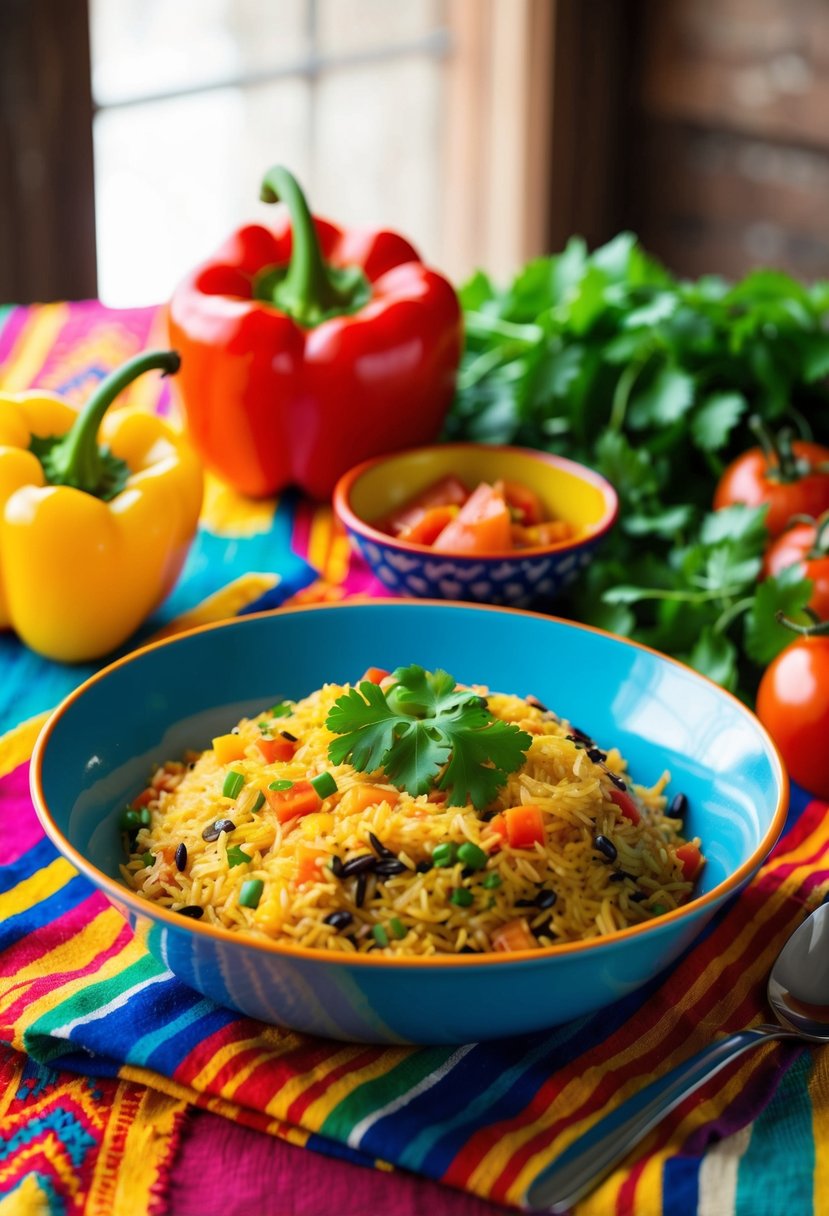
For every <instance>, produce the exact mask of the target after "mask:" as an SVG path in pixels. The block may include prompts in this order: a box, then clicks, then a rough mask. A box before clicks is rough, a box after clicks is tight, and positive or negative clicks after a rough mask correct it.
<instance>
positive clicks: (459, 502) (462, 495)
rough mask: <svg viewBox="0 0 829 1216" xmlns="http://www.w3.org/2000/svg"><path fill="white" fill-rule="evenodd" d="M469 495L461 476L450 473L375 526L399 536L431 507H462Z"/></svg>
mask: <svg viewBox="0 0 829 1216" xmlns="http://www.w3.org/2000/svg"><path fill="white" fill-rule="evenodd" d="M468 497H469V491H468V490H467V488H466V486H465V485H464V484H463V482H462V481H461V480H460V478H458V477H455V475H454V474H453V473H448V474H447V475H446V477H440V478H438V480H437V481H433V482H432V484H431V485H428V486H426V488H425V490H421V491H420V493H419V494H415V496H414V497H413V498H409V499H408V500H407V501H406V502H404V503H403V505H402V507H398V508H397V510H396V511H392V513H391V515H389V516H388V517H387V518H386V519H384V520H382V521H381V522H380V523H377V524H375V525H374V527H376V528H379V529H380V531H381V532H388V533H390V534H391V535H392V536H399V535H400V534H401V532H406V531H407V530H408V529H409V528H412V527H414V525H415V524H416V523H417V522H418V521H419V520H420V519H421V518H422V516H423V515H425V513H426V512H427V511H428V510H429V508H430V507H451V506H455V507H462V506H463V504H464V503H465V502H466V500H467V498H468Z"/></svg>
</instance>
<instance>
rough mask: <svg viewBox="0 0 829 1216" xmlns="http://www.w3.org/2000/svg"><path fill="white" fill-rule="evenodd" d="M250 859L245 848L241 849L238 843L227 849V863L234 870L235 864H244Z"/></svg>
mask: <svg viewBox="0 0 829 1216" xmlns="http://www.w3.org/2000/svg"><path fill="white" fill-rule="evenodd" d="M249 861H250V857H249V856H248V854H247V853H246V852H245V850H244V849H240V848H239V846H238V844H233V845H231V846H230V848H229V849H228V850H227V864H228V866H229V867H230V869H231V870H232V869H233V867H234V866H244V865H247V863H248V862H249Z"/></svg>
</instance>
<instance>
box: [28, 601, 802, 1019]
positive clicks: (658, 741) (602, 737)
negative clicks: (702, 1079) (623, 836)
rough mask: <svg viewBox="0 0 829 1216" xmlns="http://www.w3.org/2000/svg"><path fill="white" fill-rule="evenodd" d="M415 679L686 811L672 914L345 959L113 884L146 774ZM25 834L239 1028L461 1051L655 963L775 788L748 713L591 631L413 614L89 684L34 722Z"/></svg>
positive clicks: (764, 742)
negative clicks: (47, 841) (465, 947)
mask: <svg viewBox="0 0 829 1216" xmlns="http://www.w3.org/2000/svg"><path fill="white" fill-rule="evenodd" d="M410 662H416V663H420V664H422V665H423V666H425V667H427V668H435V667H443V668H445V669H446V670H448V671H451V672H452V674H453V675H454V676H455V677H456V679H458V680H459V681H462V682H467V683H485V684H488V685H489V686H490V687H491V688H493V689H497V690H501V691H505V692H517V693H522V694H525V695H526V694H529V693H534V694H535V695H536V696H538V697H539V698H540V699H541V700H542V701H543V702H544V703H546V704H548V705H550V706H551V707H552V708H554V709H555V710H557V711H558V712H559V713H561V714H563V715H565V716H566V717H567V718H569V719H570V720H571V721H572V722H573V723H575V724H577V725H578V726H580V727H581V729H582V730H586V731H588V732H589V733H590V734H591V735H592V736H593V737H595V738H596V740H597V741H598V742H599V744H600V745H604V746H611V745H616V746H618V747H619V748H621V750H622V752H623V754H624V755H625V756H626V757H627V759H628V761H629V763H630V768H631V772H632V774H633V776H634V779H635V780H637V781H638V782H640V783H643V784H650V783H652V782H655V781H656V780H657V779H658V778H659V777H660V776H661V774H662V772H663V771H664V769H665V768H668V769H670V771H671V774H672V780H671V785H670V787H669V789H670V790H671V791H679V790H681V791H682V792H683V793H685V794H687V796H688V799H689V803H690V811H689V815H688V820H687V834H688V835H689V836H694V835H699V836H700V837H701V838H702V842H703V850H704V852H705V855H706V858H707V864H706V866H705V868H704V870H703V873H702V877H701V879H700V884H699V890H698V893H697V895H696V897H695V898H694V899H693V901H692V902H691V903H689V904H687V905H686V906H685V907H683V908H680V909H677V910H676V911H674V912H671V913H669V914H668V915H666V916H663V917H660V918H658V919H657V920H654V921H651V922H648V923H647V924H645V925H641V926H637V927H635V928H632V929H627V930H624V931H623V932H620V933H617V934H616V935H615V936H613V937H608V938H601V939H594V940H592V941H589V942H579V943H570V944H562V945H559V946H554V947H550V948H549V949H546V950H542V951H532V952H524V953H519V954H513V955H504V954H492V955H484V956H474V955H463V956H459V957H456V958H453V957H439V958H422V957H421V958H411V959H400V958H385V957H381V956H378V955H372V954H368V955H361V956H359V957H352V956H349V955H345V954H332V953H326V952H324V951H321V950H311V949H303V948H299V947H290V946H281V945H276V944H273V943H270V942H260V941H253V940H251V941H246V940H244V939H243V938H241V937H239V936H237V935H234V934H231V933H229V932H228V931H226V930H223V929H216V928H212V927H211V926H209V925H203V924H200V923H198V922H194V921H191V920H187V919H185V918H183V917H181V916H178V915H176V914H175V913H172V912H169V911H167V910H165V909H163V908H160V907H154V906H153V905H151V904H149V903H147V902H146V901H144V900H142V899H141V898H139V897H138V896H137V895H135V894H134V893H132V892H131V891H129V890H127V889H126V888H125V887H124V886H123V885H122V884H121V882H120V880H119V877H118V866H119V862H120V861H121V859H122V858H121V842H120V833H119V829H118V817H119V813H120V811H121V808H122V807H123V805H124V803H125V802H128V801H130V800H131V799H132V798H134V797H135V796H136V795H137V794H138V793H139V792H140V790H142V789H143V788H144V786H145V784H146V776H147V772H148V771H149V769H150V768H151V767H152V765H153V764H154V763H156V762H158V761H160V760H163V759H166V758H169V757H175V756H177V755H180V754H181V753H182V752H184V751H185V749H187V748H201V747H204V746H206V745H209V741H210V739H211V737H212V736H214V735H217V734H220V733H222V732H224V731H226V730H227V726H228V723H229V722H235V721H237V719H238V718H240V717H241V716H242V715H245V714H249V713H252V712H254V711H255V710H257V709H260V708H261V707H262V705H267V704H273V703H274V702H276V701H279V700H282V699H283V698H299V697H302V696H304V695H305V694H307V693H309V692H311V691H312V690H313V689H315V688H318V687H320V686H321V685H322V684H323V683H325V682H326V681H336V682H345V681H349V680H354V679H356V678H358V677H359V676H360V675H361V674H362V672H363V671H364V670H365V669H366V668H367V667H369V666H380V667H386V668H394V667H396V666H398V665H399V664H404V663H410ZM32 791H33V796H34V799H35V804H36V806H37V810H38V814H39V816H40V819H41V822H42V824H43V827H44V829H45V830H46V832H47V834H48V835H49V836H50V838H51V839H52V841H53V842H54V843H55V845H56V846H57V848H58V849H59V850H60V852H61V853H62V854H63V855H64V856H65V857H67V858H68V859H69V861H70V862H71V863H72V864H73V865H75V866H76V867H77V868H78V869H79V870H81V871H82V872H83V873H84V874H85V875H86V876H87V877H88V878H89V879H90V880H91V881H92V882H93V883H94V884H95V885H96V886H97V887H98V888H100V890H102V891H103V892H104V893H105V894H106V895H107V896H108V897H109V898H110V900H111V901H112V902H113V903H114V904H115V905H116V906H117V907H118V908H120V909H121V910H122V911H123V913H124V915H125V916H126V917H127V918H128V920H129V922H130V924H131V925H132V926H133V928H134V929H135V931H136V933H137V934H139V935H140V937H141V938H142V939H143V940H144V941H145V942H146V945H147V948H148V949H149V950H151V951H152V952H153V954H155V955H156V956H157V957H158V958H159V959H162V960H163V961H164V963H165V964H166V965H167V966H168V967H169V968H170V969H171V970H172V971H173V972H174V973H175V974H176V975H178V976H179V977H180V978H181V979H182V980H183V981H184V982H185V983H187V984H189V985H190V986H191V987H193V988H196V989H198V991H199V992H202V993H204V994H205V995H207V996H209V997H212V998H213V999H214V1000H215V1001H218V1002H220V1003H221V1004H223V1005H229V1006H231V1007H233V1008H235V1009H238V1010H240V1011H241V1012H242V1013H245V1014H248V1015H250V1016H252V1017H255V1018H260V1019H262V1020H263V1021H266V1022H271V1023H274V1024H277V1025H282V1026H289V1027H292V1028H294V1029H297V1030H301V1031H307V1032H310V1033H313V1034H318V1035H325V1036H329V1037H332V1038H340V1039H348V1040H362V1041H366V1042H377V1043H398V1042H412V1043H423V1042H429V1043H462V1042H475V1041H479V1040H482V1039H491V1038H497V1037H499V1036H502V1035H514V1034H522V1033H525V1032H529V1031H534V1030H539V1029H541V1028H543V1027H547V1026H553V1025H556V1024H558V1023H561V1022H564V1021H567V1020H569V1019H570V1018H574V1017H577V1016H579V1015H581V1014H584V1013H587V1012H590V1011H592V1010H595V1009H598V1008H601V1007H602V1006H604V1005H608V1004H610V1003H611V1002H613V1001H615V1000H617V999H619V998H620V997H623V996H625V995H626V994H627V993H630V992H632V991H633V990H634V989H636V988H637V987H639V986H640V985H642V984H644V983H646V982H647V981H648V980H650V979H651V978H652V977H653V976H655V975H656V974H657V973H658V972H660V971H662V970H663V969H664V968H666V967H668V966H669V965H670V964H671V963H672V962H673V961H674V959H676V958H677V956H678V955H679V954H680V953H681V952H682V951H683V950H684V949H685V948H686V946H688V945H689V944H690V943H691V942H692V941H693V940H694V939H695V938H696V937H697V936H698V934H699V933H700V932H701V930H702V929H703V927H704V926H705V924H706V923H707V922H708V921H709V920H710V918H711V916H712V915H713V914H714V913H715V912H716V910H717V909H718V908H719V907H720V906H721V905H722V904H723V903H724V901H725V900H726V899H728V898H729V896H732V895H733V894H734V893H735V892H736V891H737V890H738V889H739V888H740V887H741V886H742V885H743V884H744V883H745V882H747V881H748V879H749V878H750V877H751V876H752V875H753V874H754V873H755V871H756V870H757V869H758V867H759V866H760V864H761V862H762V861H763V859H764V858H765V857H766V855H767V854H768V852H769V850H770V849H771V847H772V845H773V844H774V842H775V840H776V839H777V836H778V835H779V833H780V830H781V828H782V825H783V821H784V818H785V810H786V802H787V794H788V786H787V780H786V776H785V772H784V769H783V766H782V764H781V761H780V758H779V756H778V754H777V751H776V749H775V747H774V745H773V744H772V743H771V741H770V739H769V737H768V735H767V734H766V732H765V731H764V730H763V728H762V726H761V725H760V723H759V722H758V721H757V719H756V718H755V717H754V715H753V714H752V713H750V711H749V710H747V709H746V708H745V707H744V706H743V705H741V704H740V702H739V701H737V700H736V699H735V698H734V697H732V696H731V695H730V694H728V693H725V692H723V691H722V689H720V688H718V687H717V686H716V685H715V684H712V683H711V682H710V681H708V680H706V679H705V678H704V677H702V676H700V675H697V674H696V673H695V672H693V671H691V670H690V669H689V668H687V667H684V666H682V665H681V664H679V663H676V662H674V661H673V660H671V659H667V658H665V657H663V656H661V655H659V654H657V653H655V652H654V651H650V650H647V649H645V648H644V647H642V646H638V645H635V644H633V643H630V642H626V641H623V640H621V639H619V638H616V637H613V636H612V635H610V634H606V633H602V632H600V631H598V630H595V629H589V628H586V627H584V626H579V625H574V624H571V623H568V622H565V621H561V620H556V619H554V618H551V617H545V616H540V615H535V614H532V613H525V612H517V611H514V610H509V609H496V608H484V607H479V606H473V605H468V604H441V603H428V602H422V601H417V602H415V601H404V600H401V601H391V602H385V603H351V604H348V603H346V604H337V605H322V606H317V607H311V608H299V609H282V610H280V611H279V612H277V613H275V614H267V615H262V616H258V617H256V616H251V617H246V618H242V619H240V620H235V621H230V622H227V623H225V624H223V625H218V626H212V627H209V628H206V629H200V630H196V631H194V632H192V633H189V634H186V635H183V636H180V637H177V638H174V639H171V640H170V641H166V642H161V643H159V644H156V645H153V646H148V647H146V648H145V649H144V650H140V651H137V652H136V653H134V654H132V655H130V656H129V657H127V658H125V659H121V660H120V661H118V662H117V663H114V664H113V665H112V666H111V667H108V668H106V669H105V670H104V671H102V672H100V673H98V674H97V675H95V676H93V677H92V679H90V680H88V681H87V682H86V683H85V684H83V685H82V686H81V687H80V688H79V689H78V690H77V691H76V692H74V693H73V694H72V695H71V696H69V697H68V698H67V699H66V700H65V701H64V702H63V704H62V705H60V706H59V708H58V709H57V710H56V711H55V713H54V714H53V715H52V717H51V718H50V720H49V722H48V723H47V725H46V727H45V728H44V730H43V733H42V734H41V736H40V739H39V740H38V743H37V746H36V749H35V753H34V759H33V763H32Z"/></svg>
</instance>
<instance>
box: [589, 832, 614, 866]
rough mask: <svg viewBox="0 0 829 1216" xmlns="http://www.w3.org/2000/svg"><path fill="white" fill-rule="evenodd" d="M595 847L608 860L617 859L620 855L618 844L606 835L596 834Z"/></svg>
mask: <svg viewBox="0 0 829 1216" xmlns="http://www.w3.org/2000/svg"><path fill="white" fill-rule="evenodd" d="M593 848H594V849H595V850H596V852H597V853H601V855H602V857H604V858H606V860H607V861H615V860H616V858H617V857H618V853H617V852H616V845H615V844H614V843H613V841H612V840H608V838H607V837H606V836H594V837H593Z"/></svg>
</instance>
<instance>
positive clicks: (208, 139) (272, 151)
mask: <svg viewBox="0 0 829 1216" xmlns="http://www.w3.org/2000/svg"><path fill="white" fill-rule="evenodd" d="M444 8H445V5H444V2H443V0H407V2H406V3H405V4H396V3H390V2H389V0H316V3H314V0H278V2H277V0H176V2H175V3H171V2H170V0H90V10H91V21H92V31H93V38H92V42H93V46H92V51H93V76H94V79H95V94H96V100H97V102H98V104H99V106H100V107H101V108H100V109H99V111H98V114H97V116H96V119H95V131H94V135H95V174H96V178H95V181H96V210H97V219H96V224H97V234H98V267H99V294H100V296H101V298H102V299H103V300H104V301H105V302H106V303H108V304H112V305H122V306H127V305H135V304H142V303H151V302H157V301H159V300H163V299H166V298H167V297H168V296H169V293H170V291H171V290H172V288H173V286H174V285H175V283H176V282H177V281H178V279H179V278H180V277H181V276H182V275H183V274H184V273H185V272H186V271H187V270H189V269H191V268H192V267H193V266H194V265H196V264H198V263H199V262H200V261H202V260H203V259H204V258H205V257H207V256H209V254H210V253H211V252H212V251H213V250H214V249H215V247H216V246H217V245H218V244H219V243H220V242H221V241H222V240H224V238H225V237H226V236H227V234H228V233H229V232H230V231H231V230H232V229H233V228H235V227H236V226H237V225H239V224H241V223H245V222H249V221H251V220H255V219H260V220H262V221H263V222H265V223H267V222H268V214H269V209H268V208H267V207H265V206H264V205H262V204H260V203H259V202H258V196H259V183H260V181H261V178H262V174H263V173H264V172H265V170H266V169H267V168H268V166H269V165H272V164H274V163H277V162H278V163H282V164H284V165H286V166H288V168H290V169H291V170H292V171H293V172H294V173H295V174H296V175H297V177H298V178H299V179H300V181H301V182H302V184H303V185H304V187H305V188H306V190H307V192H308V195H309V199H310V202H311V205H312V207H313V208H314V209H315V210H316V211H317V212H318V213H320V214H322V215H326V216H328V217H330V218H331V219H332V220H334V221H337V222H340V223H343V224H353V225H358V226H373V225H377V226H385V227H390V228H397V229H399V230H400V231H401V232H403V233H405V234H406V235H407V236H409V238H410V239H411V240H412V241H413V242H414V243H415V245H416V246H417V247H418V248H419V250H420V252H421V254H422V256H423V257H425V258H426V259H427V260H429V261H431V262H435V263H438V264H440V262H441V245H440V242H441V218H442V210H443V208H442V197H443V196H442V193H441V182H440V169H441V164H442V155H443V142H442V141H443V125H444V124H443V121H442V117H441V115H442V101H443V92H444V87H443V86H444V71H445V63H446V60H445V58H444V57H443V55H442V42H441V31H440V28H439V27H438V26H437V24H436V23H437V22H438V21H439V19H440V18H441V17H442V16H443V15H444ZM432 36H434V37H435V46H434V51H433V50H432V48H431V47H429V48H428V50H427V51H422V50H418V44H419V43H421V42H422V40H423V39H424V38H425V39H428V38H430V37H432ZM410 44H414V45H413V49H412V52H411V53H408V52H407V53H406V54H397V55H392V56H391V57H389V58H388V59H384V58H383V52H382V48H383V47H385V46H388V47H394V46H398V47H400V46H401V45H405V46H409V45H410ZM362 52H365V53H366V55H367V56H368V58H367V60H366V61H365V62H363V63H362V64H353V63H348V62H347V63H345V64H341V65H337V64H336V62H334V63H331V62H330V61H331V60H332V59H334V60H336V58H337V56H339V55H342V56H344V57H345V58H346V60H347V59H348V58H349V57H353V56H354V55H357V54H360V53H362ZM315 57H316V61H317V67H316V68H314V70H310V68H309V65H310V67H313V65H314V62H315ZM320 59H321V60H322V66H321V67H320V66H319V62H318V61H319V60H320ZM326 60H327V61H328V64H327V66H326ZM288 65H290V66H291V67H292V68H293V69H295V70H296V74H294V75H286V76H284V77H281V78H279V79H277V80H274V81H271V82H268V83H265V82H258V83H255V84H248V85H242V84H239V85H235V84H233V85H228V86H227V87H217V86H220V85H221V84H222V82H225V81H229V80H233V79H234V78H238V77H240V76H243V75H244V74H245V73H246V72H248V71H253V72H254V73H256V74H258V75H260V76H261V75H266V74H267V72H268V71H275V72H278V71H279V70H280V69H284V68H285V67H286V66H288ZM303 65H304V66H305V68H306V69H308V70H307V71H306V74H303ZM183 89H192V90H194V91H193V92H192V93H191V94H190V95H185V96H181V97H169V98H166V99H164V100H158V101H148V100H144V101H141V100H140V98H141V97H148V96H151V95H152V94H153V93H164V92H175V91H177V90H183ZM202 89H203V91H199V90H202ZM129 99H132V100H133V104H125V103H126V102H127V101H128V100H129ZM108 103H109V104H108Z"/></svg>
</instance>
